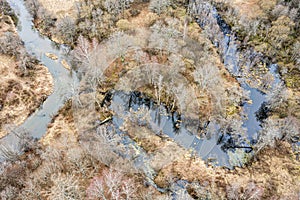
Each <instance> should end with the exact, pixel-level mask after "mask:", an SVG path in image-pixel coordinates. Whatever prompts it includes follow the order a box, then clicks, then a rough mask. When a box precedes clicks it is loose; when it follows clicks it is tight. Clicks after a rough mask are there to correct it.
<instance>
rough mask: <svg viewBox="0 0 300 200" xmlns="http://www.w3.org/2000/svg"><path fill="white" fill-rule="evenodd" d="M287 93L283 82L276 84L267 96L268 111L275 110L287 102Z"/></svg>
mask: <svg viewBox="0 0 300 200" xmlns="http://www.w3.org/2000/svg"><path fill="white" fill-rule="evenodd" d="M287 99H288V91H287V89H286V88H285V86H284V83H283V82H279V83H277V84H276V85H275V86H273V87H272V90H271V91H270V92H269V93H268V94H267V96H266V100H267V102H268V103H267V106H268V107H269V109H276V108H279V107H280V106H282V105H283V104H284V103H286V102H287Z"/></svg>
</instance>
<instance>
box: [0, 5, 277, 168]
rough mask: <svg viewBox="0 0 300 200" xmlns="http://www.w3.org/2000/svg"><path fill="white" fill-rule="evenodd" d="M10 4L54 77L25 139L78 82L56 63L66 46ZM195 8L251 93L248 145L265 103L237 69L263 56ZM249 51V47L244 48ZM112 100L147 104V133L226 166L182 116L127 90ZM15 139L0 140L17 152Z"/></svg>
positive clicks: (207, 10) (28, 43)
mask: <svg viewBox="0 0 300 200" xmlns="http://www.w3.org/2000/svg"><path fill="white" fill-rule="evenodd" d="M8 2H9V4H10V5H11V7H12V8H13V10H14V11H15V13H16V14H17V16H18V18H19V24H18V34H19V36H20V38H21V39H22V41H23V42H24V45H25V47H26V49H27V51H28V52H29V53H30V54H32V55H34V56H36V57H37V59H39V60H40V61H41V63H42V64H44V65H45V66H46V67H47V68H48V69H49V71H50V73H51V75H52V76H53V79H54V92H53V93H52V94H51V95H50V96H49V97H48V98H47V100H46V101H45V102H44V103H43V104H42V105H41V107H40V109H38V110H37V111H36V112H35V113H33V114H32V115H31V116H30V117H29V118H28V119H27V120H26V121H25V122H24V123H23V124H22V125H21V126H20V127H19V128H24V129H26V130H27V131H28V132H29V133H30V136H32V137H34V138H37V139H39V138H41V137H42V136H43V135H44V134H45V133H46V131H47V126H48V124H49V123H50V122H51V120H52V117H53V116H54V115H55V114H56V113H57V112H58V110H59V109H60V108H61V107H62V106H63V104H64V102H65V101H66V100H67V99H69V98H70V97H71V96H72V92H71V89H70V88H72V85H73V84H74V83H77V82H78V80H77V78H76V75H75V74H76V73H72V74H74V75H73V76H72V75H71V73H70V71H68V70H67V69H65V68H64V67H63V66H62V65H61V64H60V61H61V60H63V59H65V60H67V61H68V57H67V56H66V52H67V51H68V48H67V47H66V46H64V45H57V44H55V43H54V42H52V41H51V40H49V39H48V38H47V37H44V36H41V35H40V34H39V33H38V31H36V30H35V29H34V28H33V23H32V20H33V19H32V16H31V15H30V14H29V12H28V11H27V9H26V7H25V5H24V2H23V1H22V0H8ZM197 6H198V8H197V9H198V15H199V16H201V17H199V18H198V19H197V22H198V24H199V25H200V26H201V27H202V28H203V29H204V30H208V32H209V31H213V33H212V34H211V35H210V34H208V36H209V38H210V40H211V41H212V43H213V44H214V45H215V46H216V47H217V48H218V50H219V53H220V56H221V59H222V61H223V63H224V64H225V66H226V68H227V69H228V71H229V72H230V73H231V74H232V75H234V76H235V77H236V78H237V80H238V81H239V82H240V84H241V86H242V87H243V88H244V89H245V90H247V91H250V99H251V100H252V103H251V104H250V103H247V102H245V104H244V106H243V108H244V113H246V116H247V117H246V119H245V120H244V127H245V128H247V135H248V138H249V140H250V141H251V140H252V139H253V138H256V137H257V133H258V131H259V130H260V129H261V126H260V125H261V122H260V121H259V120H258V118H257V112H258V110H259V109H260V107H261V106H262V104H263V103H264V102H265V101H266V97H265V94H264V93H263V92H261V91H260V90H258V89H257V88H254V87H251V86H250V85H248V84H247V83H246V82H245V77H243V74H242V73H241V66H246V67H248V68H251V67H252V66H254V65H255V64H256V63H257V62H267V61H266V59H265V58H264V57H263V55H262V54H259V53H257V52H255V51H254V50H253V49H250V51H245V50H243V51H241V47H240V43H239V41H237V39H236V36H235V34H234V33H233V32H232V31H231V29H230V27H229V26H228V25H227V24H226V23H225V21H224V20H222V18H221V17H220V15H219V14H218V13H217V11H216V9H215V8H213V7H212V6H211V5H210V4H208V3H201V4H199V5H197ZM248 50H249V48H248ZM45 53H53V54H55V55H57V56H58V60H52V59H50V58H48V57H47V56H45ZM268 68H269V69H270V72H271V74H272V75H273V78H274V81H273V84H275V83H278V82H279V81H280V78H279V76H278V74H277V73H276V69H277V66H276V64H268ZM112 102H115V103H118V104H120V105H122V106H123V109H124V110H125V111H126V110H127V111H128V109H130V108H132V109H135V110H136V109H138V108H141V107H142V106H147V107H148V109H149V110H150V115H151V119H152V122H153V123H151V129H152V130H153V131H154V132H155V133H156V134H160V133H161V132H162V133H164V134H166V135H168V136H169V137H170V138H172V139H173V140H174V141H176V142H177V143H178V144H180V145H181V146H183V147H185V148H186V149H192V151H193V152H194V153H195V154H197V155H198V156H200V157H202V158H203V159H213V160H214V161H215V162H214V163H215V164H216V165H220V166H225V167H228V168H230V167H231V166H230V164H229V161H228V154H227V153H226V152H225V151H224V148H222V146H223V144H222V143H220V141H219V139H220V138H219V135H218V134H217V135H216V137H214V136H213V137H211V138H210V139H202V138H199V137H198V136H196V135H197V134H195V133H191V132H190V131H188V130H187V129H186V128H185V125H184V124H180V126H179V127H176V126H177V121H178V120H180V119H181V118H183V117H184V116H179V115H178V114H176V113H169V112H168V109H167V107H164V106H162V105H157V104H156V103H155V102H154V101H152V100H151V99H148V98H147V97H145V96H143V95H142V94H140V93H136V92H131V93H125V92H122V91H115V92H114V93H113V96H112ZM122 121H123V119H120V118H118V117H117V116H115V117H114V118H113V124H114V126H115V127H120V126H121V125H122V123H123V122H122ZM210 126H213V128H214V129H216V130H219V129H220V127H218V125H217V124H210ZM17 141H18V138H17V137H16V136H15V135H14V134H9V135H7V136H6V137H5V138H3V139H2V141H1V142H3V143H5V144H9V145H11V146H15V147H14V148H17V146H16V145H17V144H18V142H17Z"/></svg>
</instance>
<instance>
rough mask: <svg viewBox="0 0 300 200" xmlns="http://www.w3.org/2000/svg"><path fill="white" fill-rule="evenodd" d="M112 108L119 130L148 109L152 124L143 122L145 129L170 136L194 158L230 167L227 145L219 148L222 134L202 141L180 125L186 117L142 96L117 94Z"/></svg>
mask: <svg viewBox="0 0 300 200" xmlns="http://www.w3.org/2000/svg"><path fill="white" fill-rule="evenodd" d="M110 107H111V109H112V110H113V111H114V112H115V113H116V114H115V115H114V117H113V124H114V126H115V127H117V128H118V127H122V126H123V125H124V120H125V119H127V118H130V117H131V113H132V111H138V110H141V109H143V108H146V112H149V116H150V121H147V122H146V123H144V122H140V123H141V125H146V126H148V127H149V128H150V129H151V130H152V131H153V132H154V133H155V134H156V135H158V136H161V137H163V136H165V135H167V136H168V137H170V138H171V139H173V140H174V141H175V142H176V143H178V144H179V145H180V146H182V147H184V148H186V149H190V150H191V153H192V154H193V155H197V156H200V157H202V158H204V159H206V160H207V159H208V160H211V161H213V163H214V164H216V165H221V166H226V167H230V164H229V163H228V155H227V154H226V153H225V152H224V151H223V150H222V146H223V144H221V143H220V144H218V141H219V134H216V135H212V136H211V137H210V139H203V138H200V137H199V136H197V135H196V134H195V133H192V132H190V131H189V130H187V128H186V127H185V125H184V123H181V122H180V121H181V119H182V118H183V117H184V116H181V115H179V114H178V113H176V112H174V113H170V112H169V109H168V108H167V107H166V106H164V105H158V104H156V102H154V101H153V100H152V99H149V98H147V97H146V96H145V95H143V94H142V93H140V92H130V93H126V92H123V91H114V92H113V93H112V98H111V106H110ZM211 125H213V124H211ZM214 126H217V125H214Z"/></svg>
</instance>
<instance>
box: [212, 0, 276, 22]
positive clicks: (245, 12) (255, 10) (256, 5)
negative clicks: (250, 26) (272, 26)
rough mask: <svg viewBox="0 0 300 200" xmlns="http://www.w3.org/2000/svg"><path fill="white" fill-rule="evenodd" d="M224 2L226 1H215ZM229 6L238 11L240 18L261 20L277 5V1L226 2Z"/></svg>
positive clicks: (228, 0) (231, 0) (238, 0)
mask: <svg viewBox="0 0 300 200" xmlns="http://www.w3.org/2000/svg"><path fill="white" fill-rule="evenodd" d="M215 1H216V2H220V1H221V2H223V1H224V0H215ZM225 2H226V3H228V5H230V6H232V7H233V8H234V9H235V10H236V11H238V13H239V15H240V16H243V17H246V19H255V18H260V17H263V16H264V15H265V11H266V10H268V9H270V8H271V7H272V6H274V5H275V3H276V1H275V0H225Z"/></svg>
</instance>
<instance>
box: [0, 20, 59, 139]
mask: <svg viewBox="0 0 300 200" xmlns="http://www.w3.org/2000/svg"><path fill="white" fill-rule="evenodd" d="M8 19H10V17H8V16H1V17H0V27H1V29H0V37H1V38H2V40H3V39H5V37H7V35H9V34H11V35H12V37H16V39H15V40H18V36H17V33H16V28H15V26H14V24H13V23H12V20H8ZM11 45H13V44H12V43H11ZM17 45H18V46H17V47H16V48H17V49H12V51H8V53H7V54H6V55H5V54H0V63H1V65H0V137H3V136H5V135H6V134H7V130H6V128H5V126H6V125H11V126H19V125H21V124H22V123H23V122H24V121H25V120H26V119H27V118H28V117H29V116H30V115H31V114H32V113H33V112H34V111H35V110H36V109H38V108H39V107H40V106H41V105H42V103H43V102H44V101H45V100H46V98H47V97H48V96H49V95H50V94H51V93H52V91H53V79H52V76H51V74H50V73H49V71H48V69H47V68H46V67H45V66H43V65H40V64H34V66H33V67H30V68H28V69H25V70H24V69H22V67H20V65H21V63H25V65H26V62H27V60H29V59H27V60H26V58H24V57H20V56H18V53H16V56H17V57H16V56H14V55H11V54H10V53H12V52H13V51H16V52H17V51H18V52H21V51H25V49H24V47H23V46H22V44H17ZM2 47H3V46H2ZM3 48H4V47H3ZM9 54H10V55H9Z"/></svg>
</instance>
